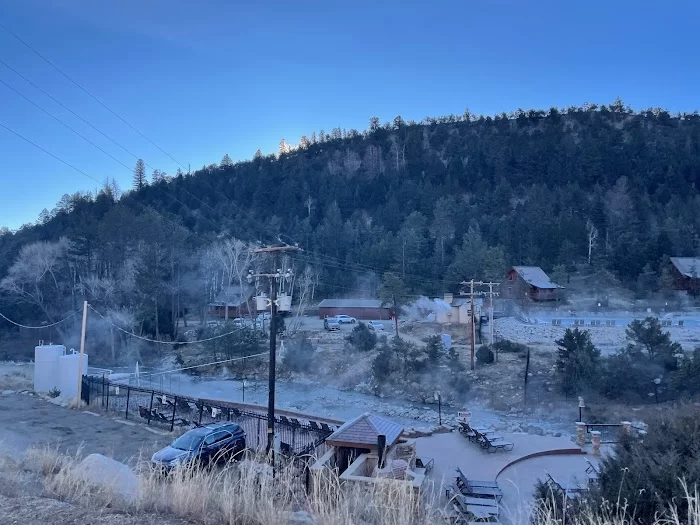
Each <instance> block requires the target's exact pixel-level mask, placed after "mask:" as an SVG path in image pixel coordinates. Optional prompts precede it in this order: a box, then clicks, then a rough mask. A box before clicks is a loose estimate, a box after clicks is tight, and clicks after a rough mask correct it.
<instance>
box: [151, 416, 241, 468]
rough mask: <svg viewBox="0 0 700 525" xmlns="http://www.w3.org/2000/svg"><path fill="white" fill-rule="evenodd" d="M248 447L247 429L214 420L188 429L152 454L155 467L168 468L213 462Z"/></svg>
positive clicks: (229, 456)
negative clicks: (246, 442) (246, 440)
mask: <svg viewBox="0 0 700 525" xmlns="http://www.w3.org/2000/svg"><path fill="white" fill-rule="evenodd" d="M244 449H245V432H244V431H243V429H242V428H241V427H239V426H238V425H237V424H235V423H212V424H210V425H206V426H202V427H197V428H193V429H192V430H190V431H188V432H185V433H184V434H183V435H181V436H180V437H179V438H177V439H176V440H175V441H173V442H172V443H171V444H170V445H168V446H167V447H165V448H163V449H161V450H159V451H158V452H156V453H155V454H153V457H152V458H151V464H152V465H153V467H155V468H158V469H161V470H163V471H165V472H168V471H170V470H172V469H173V468H175V467H177V466H189V465H193V464H195V463H200V464H202V465H210V464H212V463H213V462H216V461H219V460H221V459H229V458H231V457H233V456H235V455H236V454H237V453H239V452H241V451H242V450H244Z"/></svg>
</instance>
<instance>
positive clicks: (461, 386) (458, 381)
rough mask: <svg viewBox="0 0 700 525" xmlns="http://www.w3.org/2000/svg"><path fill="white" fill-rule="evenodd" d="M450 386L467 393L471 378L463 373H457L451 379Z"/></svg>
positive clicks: (462, 393)
mask: <svg viewBox="0 0 700 525" xmlns="http://www.w3.org/2000/svg"><path fill="white" fill-rule="evenodd" d="M450 386H451V387H452V388H454V389H455V391H456V392H457V393H458V394H460V395H465V394H466V393H468V392H469V380H468V379H467V377H466V376H465V375H463V374H457V375H454V376H452V379H451V380H450Z"/></svg>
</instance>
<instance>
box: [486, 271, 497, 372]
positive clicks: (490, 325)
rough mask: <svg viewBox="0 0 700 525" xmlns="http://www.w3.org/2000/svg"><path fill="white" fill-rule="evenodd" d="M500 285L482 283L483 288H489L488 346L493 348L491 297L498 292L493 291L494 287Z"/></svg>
mask: <svg viewBox="0 0 700 525" xmlns="http://www.w3.org/2000/svg"><path fill="white" fill-rule="evenodd" d="M500 284H501V283H492V282H488V283H484V286H488V287H489V291H488V295H489V344H490V345H491V346H493V296H494V295H498V292H494V291H493V287H494V286H499V285H500ZM496 362H498V354H496Z"/></svg>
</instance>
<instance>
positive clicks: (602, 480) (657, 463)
mask: <svg viewBox="0 0 700 525" xmlns="http://www.w3.org/2000/svg"><path fill="white" fill-rule="evenodd" d="M698 442H700V425H699V424H698V421H697V409H694V408H693V407H686V408H682V409H678V410H669V411H666V412H664V413H663V414H662V415H660V416H659V417H658V418H656V419H653V420H650V421H649V427H648V432H647V434H646V435H645V436H644V439H638V438H635V437H629V438H625V439H623V440H622V442H620V443H619V444H618V445H616V446H615V451H614V454H610V455H607V456H604V457H603V459H602V461H601V467H600V474H599V476H598V490H597V491H596V492H595V493H594V501H596V502H602V501H603V500H606V501H611V502H613V501H625V502H626V503H627V512H628V513H632V512H634V514H635V515H634V520H632V519H631V518H632V516H630V515H628V516H626V517H627V518H628V519H629V520H630V521H629V522H632V521H634V522H637V523H651V522H653V521H654V517H655V516H656V515H661V514H663V512H664V510H668V507H667V506H668V505H669V504H670V502H671V501H672V500H673V501H674V502H675V504H676V505H677V506H678V511H679V513H680V515H681V516H682V515H684V514H685V513H686V512H687V508H688V500H687V499H686V498H685V497H684V495H685V492H684V489H683V486H682V481H681V480H684V481H685V482H686V483H687V484H688V486H689V487H690V489H691V491H692V488H693V485H698V484H700V454H698V453H697V443H698Z"/></svg>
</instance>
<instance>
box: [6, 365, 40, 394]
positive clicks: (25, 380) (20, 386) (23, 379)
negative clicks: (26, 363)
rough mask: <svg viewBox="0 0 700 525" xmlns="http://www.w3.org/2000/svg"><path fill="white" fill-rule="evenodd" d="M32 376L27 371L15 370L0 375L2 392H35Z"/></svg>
mask: <svg viewBox="0 0 700 525" xmlns="http://www.w3.org/2000/svg"><path fill="white" fill-rule="evenodd" d="M33 389H34V382H33V378H32V377H31V374H29V373H28V372H27V371H25V370H13V371H8V372H5V373H2V374H0V392H2V391H3V390H13V391H15V392H16V391H18V390H33Z"/></svg>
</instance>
